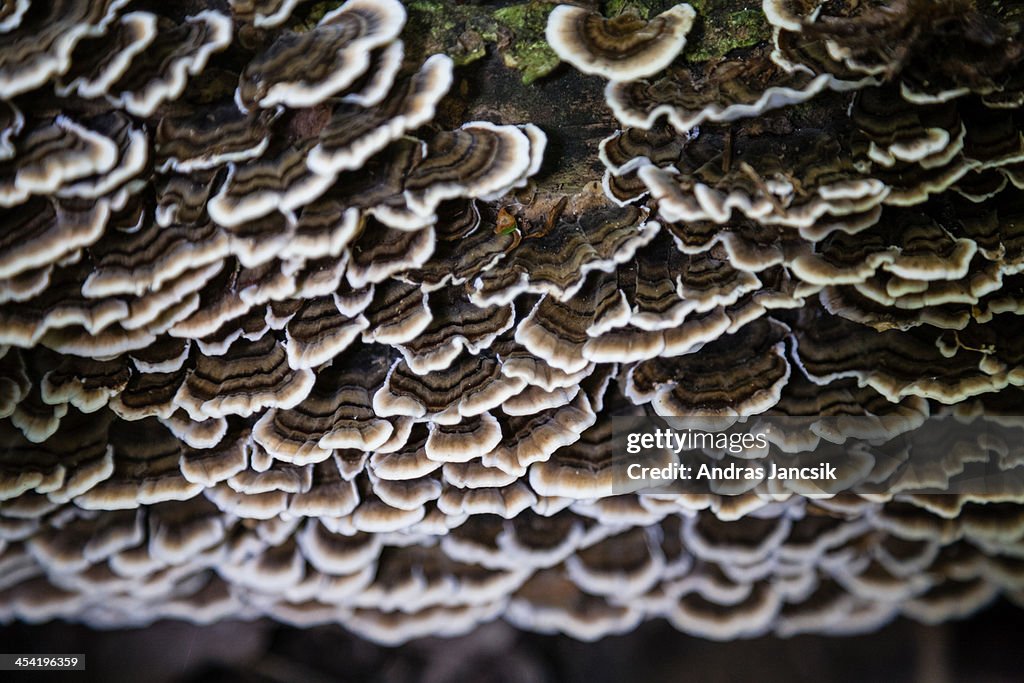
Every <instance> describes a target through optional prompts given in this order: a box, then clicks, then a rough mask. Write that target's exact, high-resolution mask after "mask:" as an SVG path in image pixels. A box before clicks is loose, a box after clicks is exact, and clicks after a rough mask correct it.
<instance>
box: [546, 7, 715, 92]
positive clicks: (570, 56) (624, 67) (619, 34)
mask: <svg viewBox="0 0 1024 683" xmlns="http://www.w3.org/2000/svg"><path fill="white" fill-rule="evenodd" d="M696 17H697V13H696V12H695V11H694V9H693V8H692V7H690V5H687V4H685V3H684V4H679V5H676V6H675V7H672V8H670V9H668V10H666V11H664V12H662V13H661V14H659V15H658V16H656V17H654V18H652V19H650V20H648V21H645V20H643V19H641V18H640V17H638V16H636V15H634V14H621V15H619V16H617V17H615V18H613V19H605V18H604V17H602V16H601V15H600V14H597V13H595V12H591V11H589V10H586V9H584V8H582V7H573V6H572V5H559V6H558V7H556V8H555V9H554V10H552V11H551V14H550V15H549V16H548V25H547V31H546V34H545V35H546V37H547V41H548V44H549V45H551V48H552V49H553V50H554V51H555V53H556V54H557V55H558V56H559V57H560V58H561V59H562V60H563V61H566V62H569V63H570V64H572V65H573V66H574V67H576V68H577V69H579V70H580V71H582V72H583V73H588V74H597V75H599V76H603V77H605V78H608V79H609V80H612V81H632V80H636V79H637V78H643V77H645V76H651V75H653V74H656V73H657V72H659V71H661V70H662V69H664V68H665V67H666V66H668V65H669V64H671V63H672V60H674V59H675V58H676V56H677V55H678V54H679V53H680V52H682V51H683V47H684V46H685V45H686V36H687V34H688V33H689V32H690V29H691V28H693V22H694V19H696Z"/></svg>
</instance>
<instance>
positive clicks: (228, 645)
mask: <svg viewBox="0 0 1024 683" xmlns="http://www.w3.org/2000/svg"><path fill="white" fill-rule="evenodd" d="M0 651H3V652H24V653H33V652H34V653H40V654H42V653H85V655H86V666H87V670H86V671H84V672H69V673H62V674H44V673H25V674H12V675H6V674H0V677H2V678H3V679H4V680H17V681H22V680H25V681H32V680H61V681H65V680H66V681H80V682H82V683H84V682H86V681H90V682H91V681H97V682H102V683H119V682H121V681H125V682H127V681H132V682H138V681H141V682H142V683H172V682H173V683H208V682H209V683H214V682H217V683H220V682H227V681H240V682H243V683H248V682H252V683H278V682H284V681H288V682H291V681H301V682H303V683H321V682H327V681H341V682H355V681H359V682H363V681H382V682H389V683H390V682H392V681H394V682H399V683H405V682H407V681H408V682H412V681H417V682H420V681H422V682H425V683H442V682H448V681H460V682H461V681H473V682H480V683H487V682H499V681H501V682H504V681H508V682H509V683H513V682H514V683H533V682H548V681H566V682H568V683H576V682H577V681H578V682H580V683H584V682H586V683H603V682H604V681H609V682H612V681H615V682H616V683H620V682H621V683H628V682H631V681H644V682H655V683H656V682H660V681H701V682H704V681H707V682H709V683H717V682H719V681H722V682H725V681H751V680H757V681H794V682H795V681H815V682H816V683H821V682H824V681H839V682H844V681H886V682H888V681H915V682H917V681H919V682H921V683H946V682H954V681H971V682H972V683H994V682H997V681H998V682H1002V681H1008V682H1009V681H1014V682H1017V681H1022V680H1024V611H1021V610H1019V609H1018V608H1016V607H1014V606H1012V605H1010V604H1009V603H1007V602H998V603H996V604H994V605H993V606H991V607H989V608H988V609H986V610H985V611H983V612H980V613H978V614H977V615H975V616H974V617H972V618H970V619H968V620H965V621H958V622H951V623H948V624H943V625H939V626H924V625H921V624H917V623H914V622H911V621H908V620H898V621H896V622H893V623H892V624H890V625H889V626H887V627H885V628H884V629H882V630H880V631H878V632H876V633H873V634H870V635H865V636H856V637H843V638H839V637H836V638H832V637H822V636H798V637H794V638H789V639H778V638H758V639H754V640H745V641H733V642H727V643H717V642H712V641H706V640H700V639H697V638H692V637H689V636H686V635H683V634H680V633H678V632H676V631H675V630H674V629H673V628H672V627H670V626H669V625H668V624H667V623H665V622H663V621H654V622H649V623H647V624H644V625H643V626H641V627H640V628H638V629H637V630H636V631H634V632H632V633H630V634H627V635H623V636H613V637H609V638H605V639H604V640H601V641H598V642H596V643H581V642H578V641H574V640H571V639H569V638H565V637H561V636H542V635H536V634H529V633H522V632H520V631H517V630H516V629H515V628H513V627H511V626H509V625H508V624H506V623H505V622H503V621H497V622H494V623H491V624H486V625H484V626H481V627H480V628H478V629H477V630H476V631H474V632H473V633H471V634H469V635H466V636H462V637H459V638H453V639H433V638H427V639H422V640H418V641H413V642H411V643H408V644H406V645H404V646H402V647H398V648H387V647H380V646H377V645H374V644H372V643H368V642H366V641H363V640H360V639H358V638H355V637H353V636H352V635H350V634H348V633H347V632H345V631H344V630H342V629H341V628H338V627H317V628H312V629H295V628H289V627H286V626H281V625H278V624H274V623H272V622H268V621H256V622H224V623H220V624H215V625H212V626H205V627H200V626H193V625H190V624H186V623H183V622H159V623H157V624H154V625H153V626H151V627H149V628H145V629H137V630H126V631H95V630H91V629H89V628H86V627H84V626H79V625H75V624H67V623H62V622H54V623H49V624H42V625H37V626H33V625H26V624H12V625H8V626H6V627H0ZM8 676H9V677H8Z"/></svg>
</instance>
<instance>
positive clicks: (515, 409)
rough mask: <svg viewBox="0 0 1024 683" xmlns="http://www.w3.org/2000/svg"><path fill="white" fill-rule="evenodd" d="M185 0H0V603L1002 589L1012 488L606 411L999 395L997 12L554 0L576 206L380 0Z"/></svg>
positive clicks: (638, 599) (666, 597) (1016, 21)
mask: <svg viewBox="0 0 1024 683" xmlns="http://www.w3.org/2000/svg"><path fill="white" fill-rule="evenodd" d="M194 4H195V3H165V4H164V5H160V4H158V3H143V2H132V1H131V0H59V1H57V0H54V1H51V2H42V1H41V0H21V1H19V2H7V3H0V224H2V225H3V228H2V230H0V621H8V620H12V619H23V620H29V621H41V620H46V619H51V618H58V617H59V618H69V619H76V620H80V621H83V622H86V623H88V624H91V625H95V626H101V627H116V626H129V625H142V624H146V623H149V622H152V621H154V620H156V619H160V618H180V619H189V620H192V621H196V622H203V623H206V622H211V621H215V620H218V619H223V618H229V617H232V618H257V617H264V616H265V617H270V618H273V619H277V620H280V621H283V622H287V623H291V624H296V625H300V626H306V625H311V624H319V623H339V624H342V625H343V626H345V627H346V628H348V629H351V630H352V631H354V632H356V633H358V634H361V635H363V636H365V637H367V638H370V639H373V640H376V641H379V642H383V643H399V642H403V641H405V640H408V639H410V638H415V637H418V636H422V635H427V634H431V635H438V634H441V635H446V634H456V633H460V632H464V631H466V630H468V629H471V628H473V627H474V626H475V625H476V624H479V623H481V622H484V621H488V620H492V619H496V618H504V619H507V620H509V621H510V622H512V623H513V624H515V625H517V626H519V627H521V628H524V629H531V630H535V631H538V632H544V633H550V632H563V633H567V634H570V635H572V636H574V637H577V638H582V639H595V638H599V637H601V636H604V635H607V634H612V633H622V632H624V631H627V630H629V629H632V628H633V627H635V626H636V625H637V624H639V623H640V622H642V621H644V620H647V619H653V618H664V619H667V620H668V621H669V622H670V623H672V624H673V625H674V626H676V627H677V628H679V629H680V630H682V631H685V632H688V633H692V634H697V635H700V636H704V637H708V638H715V639H729V638H737V637H749V636H755V635H760V634H764V633H777V634H781V635H790V634H796V633H803V632H827V633H855V632H863V631H866V630H870V629H873V628H876V627H877V626H879V625H881V624H883V623H885V622H886V621H888V620H890V619H892V618H894V617H896V616H898V615H906V616H909V617H912V618H915V619H918V620H921V621H925V622H934V621H941V620H943V619H947V618H952V617H956V616H961V615H963V614H966V613H967V612H969V611H971V610H973V609H975V608H977V607H980V606H982V605H984V604H986V603H987V602H989V601H990V600H992V599H993V598H995V597H996V596H997V595H1006V596H1008V597H1010V598H1011V599H1013V600H1016V601H1018V602H1024V572H1022V569H1021V566H1020V557H1021V553H1022V552H1024V507H1021V503H1022V502H1024V490H1021V489H1019V487H1018V488H1013V487H1007V488H1004V489H996V490H992V491H988V492H986V493H985V495H980V494H977V495H975V494H949V495H942V496H938V495H931V496H926V495H916V494H914V493H911V492H903V491H900V490H896V489H895V488H894V489H892V490H890V491H888V492H886V493H878V492H875V493H872V494H863V495H860V494H856V493H848V492H843V493H834V494H832V495H817V496H811V495H803V494H804V493H805V492H803V491H801V490H799V489H798V488H791V489H783V490H780V489H778V488H773V487H772V486H770V485H768V484H767V483H765V484H764V485H758V486H754V485H751V486H750V487H749V488H747V489H744V490H739V491H735V490H726V489H725V488H723V489H722V490H720V491H714V492H706V493H692V494H671V495H669V494H639V493H622V492H617V491H613V487H612V478H613V473H612V470H613V469H614V467H615V466H616V463H617V461H618V459H619V456H621V453H617V452H616V450H615V446H614V439H613V428H612V419H613V418H614V417H629V416H634V417H635V416H650V417H665V418H671V417H677V416H697V415H704V416H706V415H709V414H710V415H712V416H715V417H727V418H749V417H756V416H762V415H763V416H771V415H780V416H788V417H791V418H799V419H802V420H806V422H807V424H812V423H814V420H815V419H817V418H818V417H820V416H833V417H834V416H840V417H842V416H856V417H869V418H871V419H872V420H873V422H872V424H873V425H875V426H876V427H877V433H874V434H873V436H874V437H876V438H877V441H878V444H879V448H882V447H883V446H884V444H885V443H886V439H888V438H893V437H895V436H897V435H899V434H900V433H902V432H903V431H906V430H909V429H912V428H913V427H914V426H917V425H920V424H921V422H922V421H923V420H924V419H925V418H928V417H930V416H950V419H957V420H961V421H970V420H973V419H978V420H981V419H983V418H984V416H987V415H990V414H991V415H997V416H998V415H1013V411H1014V407H1015V406H1016V407H1017V409H1018V410H1019V407H1020V406H1021V405H1022V401H1024V389H1022V387H1024V334H1021V332H1022V330H1024V328H1022V326H1021V323H1020V320H1021V319H1020V318H1019V317H1018V316H1020V315H1021V314H1022V313H1024V134H1022V131H1024V9H1022V7H1021V5H1020V3H1016V2H986V1H978V2H973V1H970V2H969V1H968V0H944V1H943V2H934V3H932V2H924V1H920V0H898V1H897V2H894V3H890V5H889V6H878V5H877V4H876V3H872V2H855V1H850V2H844V1H842V0H837V1H835V2H828V3H825V4H824V5H821V3H818V2H816V1H815V2H812V1H810V0H764V2H763V11H764V17H765V20H766V21H767V22H768V23H769V24H770V25H771V26H772V27H773V37H772V41H771V43H770V44H767V43H766V44H761V45H756V46H753V47H751V48H749V49H746V50H743V51H741V53H739V54H729V55H726V56H724V57H722V58H720V59H715V60H712V61H707V62H701V63H689V62H688V61H687V60H686V57H685V54H683V53H684V48H685V46H686V44H687V39H688V36H689V35H690V33H691V31H692V30H693V29H694V27H695V26H697V25H699V23H698V22H699V21H700V18H699V17H698V15H697V13H696V12H695V11H694V9H693V8H691V7H690V6H689V5H685V4H680V5H677V6H675V7H673V8H670V9H668V10H666V11H665V12H663V13H661V14H657V15H654V16H651V17H650V18H647V19H643V18H640V17H639V16H636V15H633V14H623V15H620V16H618V17H614V18H610V19H606V18H604V17H602V16H600V15H599V14H597V13H595V12H592V11H590V10H588V9H585V8H581V7H570V6H562V7H558V8H556V9H554V10H553V11H552V12H551V13H550V16H549V19H548V24H547V34H546V35H547V40H548V42H549V44H550V47H551V48H552V49H553V50H554V51H555V52H556V53H557V54H558V56H559V57H560V58H561V59H562V60H563V61H565V62H567V63H568V65H567V66H566V67H564V68H565V69H566V71H568V72H570V73H571V70H579V71H580V72H582V73H584V74H587V75H588V76H587V77H586V78H589V79H590V80H596V79H594V78H593V77H594V76H598V77H602V78H605V79H607V80H608V81H609V82H608V84H607V87H606V89H605V102H606V104H607V111H608V112H610V115H611V116H614V117H615V119H616V120H617V122H618V126H619V130H618V131H617V132H615V133H614V134H613V135H611V136H610V137H607V138H606V139H604V140H603V141H601V142H600V144H597V141H594V142H595V144H594V145H593V149H592V152H593V161H594V162H595V163H596V164H597V165H598V167H599V166H600V165H601V164H603V166H604V167H605V174H604V177H603V180H602V179H600V178H593V179H592V180H593V182H592V183H590V184H589V185H586V186H585V187H583V188H582V189H579V191H576V192H559V191H557V190H556V189H555V188H552V187H548V186H545V184H544V176H545V173H544V171H543V167H544V165H545V163H546V159H545V151H546V146H547V136H546V134H545V132H544V131H543V130H542V129H541V128H540V127H539V126H537V125H534V124H532V123H530V122H529V121H528V120H515V121H505V120H502V117H501V116H500V114H495V115H493V116H490V117H489V119H488V120H483V119H481V120H469V121H465V120H463V119H462V118H461V111H462V110H461V109H460V108H459V107H458V106H457V104H455V105H452V104H451V103H450V100H451V99H452V98H454V99H458V98H460V97H461V98H465V97H469V96H470V95H467V91H468V86H466V87H465V88H463V89H462V90H461V91H460V90H459V85H458V83H459V81H458V78H459V77H458V72H457V70H456V69H455V67H454V64H453V61H452V60H451V59H450V58H449V57H447V56H445V55H443V54H435V55H426V54H417V53H415V52H414V51H412V50H410V49H408V48H407V44H408V45H409V46H411V45H412V44H413V41H412V40H411V37H410V36H408V35H407V32H406V28H407V27H406V19H407V14H406V9H405V7H404V6H403V5H402V4H401V3H400V2H398V1H397V0H347V1H346V2H330V3H326V5H328V6H329V7H328V8H327V9H326V10H324V8H323V7H321V5H324V4H325V3H320V4H319V5H316V6H313V4H312V3H306V2H303V1H302V0H229V1H228V2H226V3H224V2H219V3H213V5H215V8H212V9H204V10H202V11H197V12H195V13H193V14H186V13H185V10H184V9H183V7H185V6H191V5H194ZM819 5H820V6H819ZM417 44H418V43H417ZM949 50H953V52H952V53H951V56H950V57H949V58H948V59H947V58H942V59H936V58H935V55H936V54H942V53H944V52H946V51H949ZM462 85H465V84H464V83H463V84H462ZM446 98H449V99H447V100H446ZM797 104H801V105H806V106H800V107H794V106H792V105H797ZM449 105H450V106H449ZM549 132H551V131H549ZM549 156H550V155H549ZM598 159H599V161H598ZM808 429H810V428H808ZM822 434H823V432H822V431H821V430H820V429H819V430H818V431H814V432H813V436H812V437H808V436H807V434H806V433H805V434H803V435H802V436H801V435H800V434H795V433H794V434H777V435H775V436H774V437H773V439H775V442H776V445H778V446H779V447H780V448H782V449H783V450H786V451H787V452H790V453H797V452H799V451H800V450H801V449H805V450H806V447H807V444H806V443H805V442H806V441H807V440H808V439H810V440H812V441H814V443H815V444H817V443H818V442H819V441H828V440H829V439H828V438H826V437H825V436H822ZM831 438H832V440H836V441H839V439H838V438H837V437H835V435H832V437H831ZM801 439H803V441H801ZM1022 442H1024V439H1021V440H1019V441H1017V443H1015V444H1014V443H1003V444H1000V445H998V446H995V445H993V444H992V443H989V442H984V443H982V442H980V441H979V442H978V443H973V444H964V445H963V446H962V448H960V449H959V450H957V451H956V454H955V457H954V456H951V458H952V459H951V460H950V461H949V462H948V463H946V469H942V468H938V469H936V470H935V471H931V470H929V471H922V472H920V473H919V480H917V481H916V482H915V483H916V486H909V485H908V486H907V488H908V489H909V488H920V489H927V488H930V487H941V486H942V485H943V484H944V483H946V484H948V482H949V480H950V478H955V477H956V476H958V475H959V474H962V473H963V472H964V463H965V462H968V461H970V458H971V457H973V456H972V454H973V453H977V452H979V451H982V450H986V449H988V450H998V452H999V454H1000V458H1001V460H1000V462H1001V463H1002V466H1003V467H1005V468H1006V469H1008V470H1012V469H1013V468H1014V467H1017V465H1018V463H1020V462H1024V458H1022V453H1021V450H1020V448H1021V447H1020V443H1022ZM972 448H973V449H974V450H971V449H972ZM891 450H892V453H891V454H889V455H888V456H887V457H889V459H890V460H892V459H898V458H904V459H906V458H907V457H909V456H908V455H907V454H906V453H902V454H900V453H899V452H898V448H897V447H896V446H893V447H892V449H891ZM793 457H794V458H795V457H797V456H793ZM862 457H863V458H864V459H865V462H867V460H868V459H870V458H871V455H870V454H868V453H864V454H862ZM956 458H960V460H956ZM883 460H884V459H883V458H882V457H881V456H878V457H877V462H883ZM890 460H884V461H885V462H889V461H890ZM876 464H877V463H876ZM865 468H866V469H865V470H864V472H868V471H872V472H874V474H873V475H871V476H875V475H877V476H878V477H880V479H878V481H881V480H884V479H885V477H886V476H889V475H888V474H885V473H883V474H878V473H877V472H876V471H874V470H872V466H871V464H870V463H869V464H867V465H865ZM958 468H959V469H958ZM862 474H863V473H862ZM858 476H860V475H858ZM863 476H864V477H865V478H867V477H868V476H869V475H868V474H863Z"/></svg>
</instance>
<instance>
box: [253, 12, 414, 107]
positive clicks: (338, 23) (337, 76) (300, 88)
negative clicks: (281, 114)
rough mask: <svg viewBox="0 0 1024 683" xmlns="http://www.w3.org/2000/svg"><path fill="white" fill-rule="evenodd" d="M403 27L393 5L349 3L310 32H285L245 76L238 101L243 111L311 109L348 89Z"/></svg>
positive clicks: (327, 16)
mask: <svg viewBox="0 0 1024 683" xmlns="http://www.w3.org/2000/svg"><path fill="white" fill-rule="evenodd" d="M404 24H405V9H404V8H403V7H402V5H401V3H399V2H396V1H395V0H384V1H383V2H375V1H371V0H348V1H347V2H346V3H345V4H343V5H342V6H341V7H339V8H337V9H335V10H333V11H330V12H328V13H327V14H325V15H324V16H323V18H322V19H321V20H320V22H319V23H318V24H317V25H316V27H314V28H313V29H312V30H310V31H308V32H306V33H292V32H286V33H284V34H283V35H282V36H281V37H279V38H278V39H277V40H276V41H275V42H274V43H273V44H272V45H271V46H270V47H269V48H267V49H266V50H265V51H264V52H263V53H261V54H259V55H257V56H256V58H255V59H254V60H253V61H251V62H250V63H249V65H248V66H247V67H246V68H245V70H244V71H243V72H242V76H241V79H240V80H239V85H238V91H237V93H236V96H235V99H236V101H237V102H238V103H239V106H241V107H243V108H253V107H255V106H259V107H263V108H267V107H273V106H275V105H278V104H284V105H287V106H289V107H294V108H298V107H309V106H313V105H316V104H319V103H320V102H322V101H323V100H324V99H326V98H328V97H331V96H332V95H334V94H336V93H338V92H340V91H343V90H345V89H346V88H347V87H349V86H350V85H352V83H354V82H355V80H356V79H357V78H359V77H360V76H362V75H363V73H364V72H365V71H366V69H367V68H369V66H370V51H371V50H373V49H375V48H378V47H381V46H383V45H385V44H387V43H389V42H391V41H392V40H394V39H395V38H396V37H397V36H398V34H399V33H400V32H401V30H402V27H403V26H404Z"/></svg>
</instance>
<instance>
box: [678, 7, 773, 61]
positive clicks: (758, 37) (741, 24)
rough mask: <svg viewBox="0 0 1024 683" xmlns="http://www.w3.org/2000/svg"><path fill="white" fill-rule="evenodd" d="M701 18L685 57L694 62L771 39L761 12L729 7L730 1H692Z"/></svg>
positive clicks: (720, 55) (721, 55) (723, 54)
mask: <svg viewBox="0 0 1024 683" xmlns="http://www.w3.org/2000/svg"><path fill="white" fill-rule="evenodd" d="M691 4H692V5H693V8H694V9H695V10H697V16H698V17H699V20H698V21H699V23H698V30H695V31H694V33H693V34H691V41H690V42H689V43H688V44H687V47H686V53H685V54H686V56H687V57H688V58H689V59H690V60H693V61H698V62H699V61H705V60H708V59H714V58H717V57H723V56H725V55H726V54H728V53H729V52H731V51H732V50H735V49H738V48H743V47H751V46H752V45H757V44H758V43H760V42H761V41H764V40H768V39H769V38H771V29H770V27H769V26H768V22H767V21H766V20H765V18H764V14H763V13H762V12H761V11H760V10H756V9H749V8H739V9H737V8H735V7H730V6H729V5H730V3H728V2H725V3H723V2H712V1H711V0H692V2H691Z"/></svg>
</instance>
